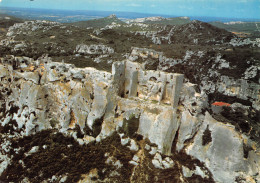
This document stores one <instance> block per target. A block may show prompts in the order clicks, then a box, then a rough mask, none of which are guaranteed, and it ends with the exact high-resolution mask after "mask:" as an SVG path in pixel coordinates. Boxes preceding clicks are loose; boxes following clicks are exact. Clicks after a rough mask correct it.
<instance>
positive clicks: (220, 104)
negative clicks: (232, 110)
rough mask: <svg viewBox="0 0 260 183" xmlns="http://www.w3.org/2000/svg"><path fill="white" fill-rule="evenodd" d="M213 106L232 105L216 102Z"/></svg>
mask: <svg viewBox="0 0 260 183" xmlns="http://www.w3.org/2000/svg"><path fill="white" fill-rule="evenodd" d="M212 105H216V106H230V105H231V104H229V103H225V102H214V103H213V104H212Z"/></svg>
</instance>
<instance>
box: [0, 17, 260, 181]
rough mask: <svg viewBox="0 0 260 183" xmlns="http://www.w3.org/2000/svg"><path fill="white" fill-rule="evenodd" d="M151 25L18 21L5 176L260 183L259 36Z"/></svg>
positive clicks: (7, 58)
mask: <svg viewBox="0 0 260 183" xmlns="http://www.w3.org/2000/svg"><path fill="white" fill-rule="evenodd" d="M107 18H108V19H115V18H116V17H115V16H110V17H107ZM148 20H149V19H148ZM159 20H160V19H159V18H155V19H151V20H149V21H159ZM150 23H151V22H149V23H145V22H132V23H131V22H129V24H117V23H111V24H109V25H105V26H103V27H101V28H100V27H99V28H98V27H96V28H93V27H92V28H91V27H88V28H83V27H78V26H75V25H68V24H61V23H56V22H48V21H27V22H24V23H19V24H14V25H13V26H11V27H9V29H8V31H7V34H6V35H5V36H4V37H3V38H2V39H1V43H0V44H1V47H0V56H1V57H0V59H1V60H0V81H1V82H0V91H1V92H0V106H1V108H0V132H1V133H0V136H1V138H0V146H1V151H0V165H1V166H0V180H1V181H3V182H224V183H230V182H256V183H257V182H259V181H260V175H259V171H260V148H259V147H260V142H259V138H260V127H259V123H260V108H259V106H260V95H259V91H260V80H259V78H260V77H259V74H260V65H259V64H260V63H259V60H260V55H259V53H260V52H259V43H258V42H257V40H251V39H245V38H240V37H237V36H236V35H234V34H232V33H230V32H227V31H225V30H223V29H219V28H216V27H214V26H212V25H210V24H207V23H204V22H199V21H192V22H190V23H188V24H184V25H167V26H165V25H158V24H150ZM82 35H83V36H82Z"/></svg>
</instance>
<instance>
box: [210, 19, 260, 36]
mask: <svg viewBox="0 0 260 183" xmlns="http://www.w3.org/2000/svg"><path fill="white" fill-rule="evenodd" d="M210 24H211V25H214V26H216V27H219V28H222V29H225V30H227V31H230V32H233V33H235V34H237V35H238V36H241V37H259V36H260V22H227V23H223V22H210Z"/></svg>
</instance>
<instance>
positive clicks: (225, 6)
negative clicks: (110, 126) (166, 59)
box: [0, 0, 260, 19]
mask: <svg viewBox="0 0 260 183" xmlns="http://www.w3.org/2000/svg"><path fill="white" fill-rule="evenodd" d="M1 6H2V7H23V8H44V9H68V10H101V11H115V12H116V11H127V12H138V13H150V14H161V15H173V16H207V17H227V18H256V19H260V0H34V1H30V0H0V7H1Z"/></svg>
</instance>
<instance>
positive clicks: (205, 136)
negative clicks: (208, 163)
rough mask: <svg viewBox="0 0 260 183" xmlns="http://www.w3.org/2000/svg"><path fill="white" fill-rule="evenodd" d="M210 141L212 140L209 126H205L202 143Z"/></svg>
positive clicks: (205, 143)
mask: <svg viewBox="0 0 260 183" xmlns="http://www.w3.org/2000/svg"><path fill="white" fill-rule="evenodd" d="M210 142H212V137H211V131H210V130H209V126H207V128H206V130H205V131H204V132H203V136H202V145H203V146H205V145H207V144H209V143H210Z"/></svg>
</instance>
